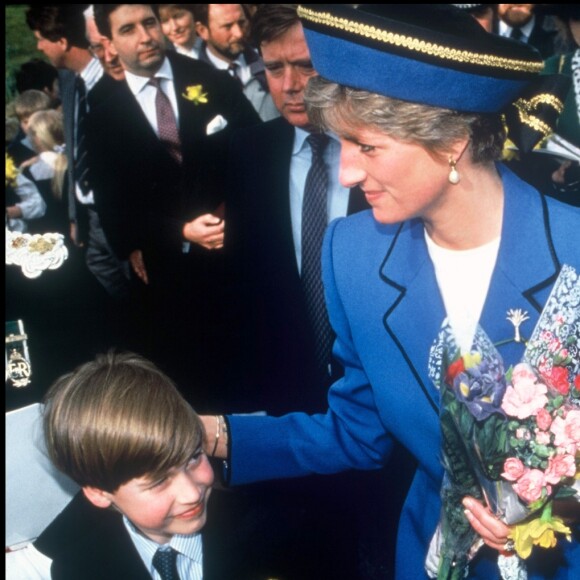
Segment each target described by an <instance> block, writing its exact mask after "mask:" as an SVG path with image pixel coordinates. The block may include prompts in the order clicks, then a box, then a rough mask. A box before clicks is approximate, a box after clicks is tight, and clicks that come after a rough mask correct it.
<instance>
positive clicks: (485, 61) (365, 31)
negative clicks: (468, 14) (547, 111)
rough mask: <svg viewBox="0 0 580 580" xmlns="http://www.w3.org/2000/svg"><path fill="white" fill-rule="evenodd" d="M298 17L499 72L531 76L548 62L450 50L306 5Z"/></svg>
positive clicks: (302, 7)
mask: <svg viewBox="0 0 580 580" xmlns="http://www.w3.org/2000/svg"><path fill="white" fill-rule="evenodd" d="M298 16H300V18H304V19H305V20H309V21H311V22H314V23H315V24H322V25H324V26H329V27H331V28H337V29H339V30H344V31H346V32H350V33H351V34H356V35H358V36H364V37H365V38H370V39H371V40H378V41H380V42H384V43H385V44H390V45H394V46H400V47H403V48H407V49H409V50H412V51H415V52H421V53H423V54H428V55H430V56H435V57H437V58H441V59H447V60H452V61H455V62H463V63H468V64H474V65H480V66H489V67H495V68H499V69H507V70H513V71H518V72H530V73H539V72H541V71H542V70H543V68H544V63H543V62H541V61H540V62H534V61H530V60H519V59H513V58H507V57H503V56H494V55H491V54H480V53H477V52H469V51H467V50H458V49H456V48H449V47H446V46H441V45H438V44H434V43H432V42H425V41H424V40H419V39H417V38H411V37H409V36H404V35H402V34H395V33H394V32H387V31H386V30H380V29H379V28H376V27H374V26H369V25H368V24H361V23H359V22H354V21H352V20H347V19H346V18H338V17H337V16H333V15H332V14H330V13H328V12H316V11H314V10H312V9H310V8H306V7H304V6H298Z"/></svg>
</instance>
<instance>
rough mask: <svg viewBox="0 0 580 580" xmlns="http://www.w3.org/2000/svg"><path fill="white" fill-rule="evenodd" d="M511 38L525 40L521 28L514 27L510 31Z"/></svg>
mask: <svg viewBox="0 0 580 580" xmlns="http://www.w3.org/2000/svg"><path fill="white" fill-rule="evenodd" d="M510 38H513V39H514V40H519V41H520V42H523V41H524V33H523V32H522V29H521V28H512V31H511V32H510Z"/></svg>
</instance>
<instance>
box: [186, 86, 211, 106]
mask: <svg viewBox="0 0 580 580" xmlns="http://www.w3.org/2000/svg"><path fill="white" fill-rule="evenodd" d="M185 91H186V92H185V93H182V94H181V96H182V97H183V98H184V99H187V100H188V101H191V102H192V103H193V104H194V105H199V104H200V103H203V104H204V105H205V103H207V93H204V92H203V87H202V86H201V85H192V86H191V87H185Z"/></svg>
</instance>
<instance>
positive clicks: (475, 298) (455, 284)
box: [425, 231, 500, 352]
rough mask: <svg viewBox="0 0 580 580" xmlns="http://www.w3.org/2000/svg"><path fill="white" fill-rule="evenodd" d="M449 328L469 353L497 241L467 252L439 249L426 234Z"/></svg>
mask: <svg viewBox="0 0 580 580" xmlns="http://www.w3.org/2000/svg"><path fill="white" fill-rule="evenodd" d="M425 241H426V242H427V250H428V251H429V256H430V257H431V261H432V262H433V266H434V268H435V276H436V278H437V285H438V286H439V290H440V292H441V296H442V298H443V303H444V305H445V310H446V312H447V318H448V320H449V324H450V326H451V328H452V329H453V334H454V335H455V340H456V342H457V344H458V346H459V347H460V349H461V351H462V352H469V351H470V350H471V345H472V343H473V338H474V336H475V331H476V328H477V324H478V322H479V319H480V317H481V312H482V311H483V305H484V303H485V299H486V297H487V291H488V289H489V283H490V281H491V276H492V274H493V269H494V267H495V262H496V259H497V253H498V251H499V243H500V238H497V239H495V240H492V241H491V242H489V243H487V244H484V245H483V246H479V247H478V248H472V249H470V250H449V249H447V248H442V247H441V246H438V245H437V244H436V243H435V242H434V241H433V240H432V239H431V238H430V237H429V236H428V235H427V231H425Z"/></svg>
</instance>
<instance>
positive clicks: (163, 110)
mask: <svg viewBox="0 0 580 580" xmlns="http://www.w3.org/2000/svg"><path fill="white" fill-rule="evenodd" d="M160 81H161V79H158V78H152V79H151V80H150V81H149V84H150V85H152V86H154V87H155V88H156V89H157V94H156V95H155V111H156V113H157V130H158V132H159V139H160V141H161V142H162V143H163V144H164V145H165V147H166V148H167V150H168V151H169V154H170V155H171V156H172V157H173V158H174V159H175V160H176V161H177V163H179V164H181V162H182V160H183V157H182V155H181V140H180V139H179V131H178V130H177V121H176V119H175V113H174V112H173V107H172V106H171V102H170V100H169V97H168V96H167V95H166V94H165V93H164V92H163V90H162V89H161V83H160Z"/></svg>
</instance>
